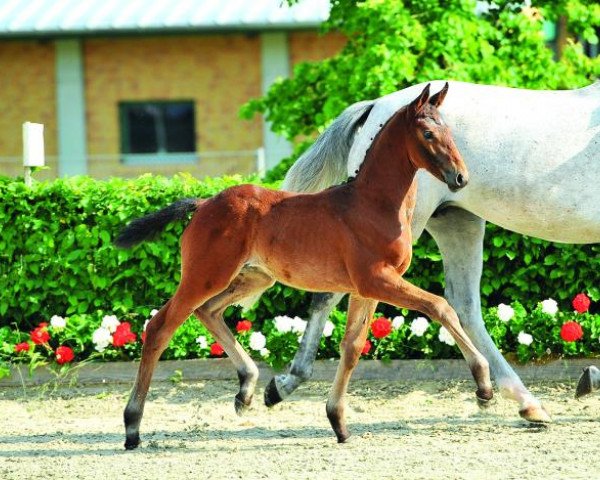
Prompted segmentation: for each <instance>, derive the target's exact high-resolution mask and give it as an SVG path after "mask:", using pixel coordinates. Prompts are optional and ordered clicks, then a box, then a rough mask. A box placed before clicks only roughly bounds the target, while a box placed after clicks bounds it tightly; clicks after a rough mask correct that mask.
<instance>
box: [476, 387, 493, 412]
mask: <svg viewBox="0 0 600 480" xmlns="http://www.w3.org/2000/svg"><path fill="white" fill-rule="evenodd" d="M475 397H477V405H479V408H487V407H489V406H490V405H493V404H494V403H495V400H494V392H492V390H491V389H489V390H479V389H478V390H477V391H476V392H475Z"/></svg>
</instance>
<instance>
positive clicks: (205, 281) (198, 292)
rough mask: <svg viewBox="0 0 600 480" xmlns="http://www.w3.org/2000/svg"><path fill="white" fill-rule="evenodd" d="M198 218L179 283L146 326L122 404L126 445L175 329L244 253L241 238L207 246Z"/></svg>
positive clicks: (233, 271) (133, 437) (189, 233)
mask: <svg viewBox="0 0 600 480" xmlns="http://www.w3.org/2000/svg"><path fill="white" fill-rule="evenodd" d="M198 225H199V222H198V220H197V217H194V219H192V223H191V224H190V226H188V228H187V229H186V231H185V232H184V234H183V237H182V240H181V258H182V269H181V270H182V273H181V282H180V284H179V287H177V291H176V292H175V295H173V298H171V300H169V301H168V302H167V303H166V304H165V305H164V306H163V307H162V308H161V309H160V311H159V312H158V313H157V314H156V315H154V317H152V320H150V323H149V324H148V326H147V328H146V341H145V343H144V348H143V349H142V359H141V361H140V366H139V369H138V374H137V378H136V380H135V384H134V388H133V391H132V392H131V396H130V397H129V402H128V403H127V406H126V407H125V412H124V419H125V432H126V439H125V448H126V449H128V450H131V449H134V448H136V447H137V446H138V445H139V443H140V434H139V428H140V422H141V420H142V415H143V412H144V402H145V400H146V395H147V394H148V388H149V387H150V381H151V379H152V373H153V372H154V369H155V368H156V364H157V363H158V359H159V358H160V355H161V354H162V352H163V351H164V350H165V348H166V347H167V345H168V344H169V340H170V339H171V337H172V336H173V334H174V333H175V330H177V328H178V327H179V326H180V325H181V324H182V323H183V322H184V321H185V320H186V319H187V318H188V317H189V316H190V315H191V314H192V312H193V311H194V310H196V309H197V308H198V307H199V306H200V305H202V304H203V303H204V302H205V301H207V300H208V299H210V298H211V297H214V296H215V295H217V294H219V293H220V292H222V291H223V290H224V289H225V288H226V287H227V286H228V285H229V284H230V283H231V280H232V279H233V278H234V277H235V276H236V275H237V273H238V272H239V270H240V268H241V266H242V264H243V262H244V259H245V255H246V250H247V248H246V246H245V245H244V243H243V242H244V238H245V237H243V236H242V235H241V233H240V235H228V236H227V237H225V238H224V239H222V240H221V241H220V243H219V245H218V246H217V247H215V248H213V249H209V248H208V245H209V244H210V239H209V238H208V236H209V235H210V229H198V228H194V226H195V227H198Z"/></svg>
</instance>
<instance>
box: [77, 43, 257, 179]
mask: <svg viewBox="0 0 600 480" xmlns="http://www.w3.org/2000/svg"><path fill="white" fill-rule="evenodd" d="M84 62H85V79H86V80H85V82H86V104H87V125H88V152H89V155H90V161H89V162H88V167H89V174H90V175H92V176H94V177H100V178H103V177H107V176H109V175H119V176H136V175H139V174H141V173H144V172H148V171H152V172H155V173H161V174H165V175H171V174H173V173H176V172H179V171H187V172H190V173H191V174H193V175H195V176H199V177H202V176H204V175H221V174H226V173H249V172H251V171H254V169H255V159H254V158H251V157H248V156H244V157H232V158H218V159H214V158H213V159H210V158H207V159H201V160H200V161H199V162H198V163H197V164H172V165H145V166H130V165H124V164H122V163H121V162H120V161H119V160H118V158H112V159H107V158H99V157H98V156H99V155H104V154H113V155H117V154H118V153H119V150H120V132H119V119H118V103H119V102H120V101H128V100H131V101H137V100H168V99H172V100H179V99H185V100H193V101H194V103H195V107H196V147H197V150H198V151H199V152H200V154H202V152H214V151H223V150H226V151H239V150H253V149H256V148H258V147H259V146H260V145H261V144H262V130H261V124H260V119H258V118H257V119H254V120H253V121H246V120H241V119H239V118H238V110H239V107H240V105H242V104H243V103H244V102H246V101H247V100H248V99H250V98H252V97H256V96H258V95H260V43H259V37H258V36H252V37H250V36H246V35H207V36H163V37H148V38H117V39H116V38H106V39H90V40H86V41H85V42H84Z"/></svg>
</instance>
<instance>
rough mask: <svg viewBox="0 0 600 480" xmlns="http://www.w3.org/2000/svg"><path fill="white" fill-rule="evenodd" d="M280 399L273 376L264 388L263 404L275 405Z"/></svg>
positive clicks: (281, 399)
mask: <svg viewBox="0 0 600 480" xmlns="http://www.w3.org/2000/svg"><path fill="white" fill-rule="evenodd" d="M281 401H283V398H281V395H279V391H278V390H277V384H276V383H275V377H273V378H272V379H271V381H270V382H269V384H268V385H267V387H266V388H265V405H266V406H267V407H269V408H270V407H272V406H274V405H277V404H278V403H279V402H281Z"/></svg>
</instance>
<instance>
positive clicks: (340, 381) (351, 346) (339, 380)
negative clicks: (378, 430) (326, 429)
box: [326, 295, 378, 443]
mask: <svg viewBox="0 0 600 480" xmlns="http://www.w3.org/2000/svg"><path fill="white" fill-rule="evenodd" d="M377 303H378V302H377V301H376V300H367V299H364V298H358V297H355V296H354V295H351V296H350V300H349V302H348V321H347V323H346V333H345V334H344V338H343V340H342V343H341V345H340V363H339V365H338V369H337V373H336V375H335V380H334V381H333V386H332V388H331V393H330V394H329V400H328V401H327V408H326V410H327V418H329V423H331V428H333V431H334V432H335V435H336V436H337V439H338V442H339V443H344V442H345V441H346V440H348V437H350V432H349V431H348V428H347V426H346V413H345V410H346V399H345V396H346V391H347V390H348V383H349V382H350V377H351V376H352V372H353V371H354V368H355V367H356V365H357V364H358V360H359V359H360V355H361V352H362V349H363V347H364V345H365V341H366V340H367V333H368V332H369V325H370V323H371V319H372V318H373V314H374V313H375V308H377Z"/></svg>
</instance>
